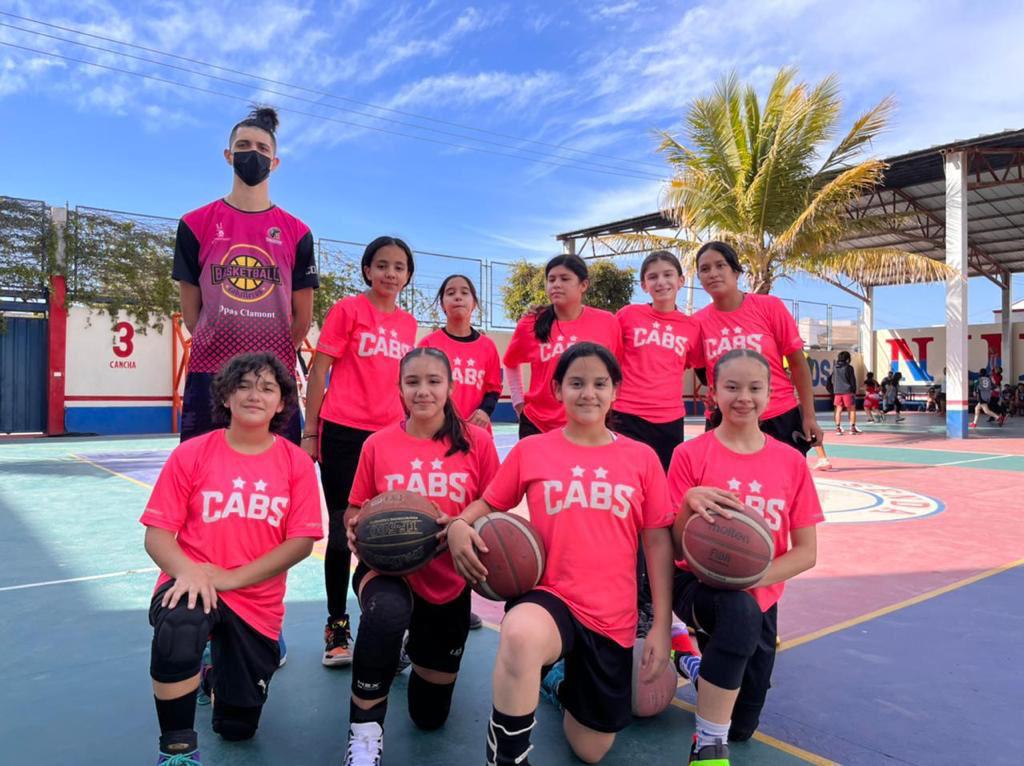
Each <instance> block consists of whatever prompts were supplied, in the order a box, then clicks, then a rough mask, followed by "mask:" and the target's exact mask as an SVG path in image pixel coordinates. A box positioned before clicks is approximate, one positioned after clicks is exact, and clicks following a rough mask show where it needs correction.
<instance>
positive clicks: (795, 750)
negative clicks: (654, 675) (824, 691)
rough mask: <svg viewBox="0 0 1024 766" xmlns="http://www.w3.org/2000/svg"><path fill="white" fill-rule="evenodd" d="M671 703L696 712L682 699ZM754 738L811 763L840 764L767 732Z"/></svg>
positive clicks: (759, 733)
mask: <svg viewBox="0 0 1024 766" xmlns="http://www.w3.org/2000/svg"><path fill="white" fill-rule="evenodd" d="M672 704H673V705H675V706H676V707H677V708H680V709H682V710H686V711H687V712H690V713H693V714H694V715H696V714H697V708H695V707H694V706H693V705H691V704H690V703H689V702H684V701H683V700H681V699H679V698H676V699H673V700H672ZM754 739H756V740H757V741H758V742H763V743H764V744H766V745H768V746H769V747H774V748H775V749H776V750H781V751H782V752H784V753H786V754H787V755H792V756H794V757H796V758H799V759H800V760H802V761H806V762H807V763H813V764H815V766H840V764H839V763H837V762H836V761H830V760H829V759H828V758H823V757H822V756H820V755H816V754H815V753H812V752H810V751H809V750H804V749H803V748H801V747H797V746H796V745H791V744H789V743H788V742H783V741H782V740H781V739H775V737H770V736H768V735H767V734H762V733H761V732H759V731H755V732H754Z"/></svg>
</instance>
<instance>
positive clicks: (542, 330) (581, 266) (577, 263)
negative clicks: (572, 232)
mask: <svg viewBox="0 0 1024 766" xmlns="http://www.w3.org/2000/svg"><path fill="white" fill-rule="evenodd" d="M556 266H564V267H565V268H567V269H569V271H571V272H572V273H573V274H575V275H576V276H577V277H579V279H580V282H583V281H584V280H586V279H589V278H590V272H589V271H587V263H586V261H584V260H583V259H582V258H580V257H579V256H578V255H568V254H563V255H556V256H555V257H554V258H552V259H551V260H550V261H548V262H547V264H546V265H545V266H544V277H545V279H546V278H547V276H548V274H550V273H551V269H553V268H555V267H556ZM554 324H555V307H554V306H553V305H551V304H550V303H549V304H548V305H547V306H545V307H544V308H542V309H541V310H540V311H538V312H537V321H536V324H534V326H533V334H534V335H535V336H536V337H537V340H539V341H540V342H541V343H547V342H548V340H550V338H551V328H552V326H553V325H554Z"/></svg>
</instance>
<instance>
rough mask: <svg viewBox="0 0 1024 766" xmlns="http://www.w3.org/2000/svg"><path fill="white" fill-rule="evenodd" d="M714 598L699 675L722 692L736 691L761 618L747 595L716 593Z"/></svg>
mask: <svg viewBox="0 0 1024 766" xmlns="http://www.w3.org/2000/svg"><path fill="white" fill-rule="evenodd" d="M713 598H714V613H715V625H714V628H713V630H712V631H711V636H710V638H709V639H708V641H707V643H706V644H705V645H704V646H702V647H701V652H702V654H703V656H702V658H701V666H700V675H701V677H702V678H705V679H707V681H708V682H709V683H713V684H714V685H715V686H720V687H722V688H723V689H738V688H739V686H740V683H741V682H742V680H743V673H744V671H745V669H746V665H747V661H748V660H749V659H750V657H751V656H753V654H754V651H755V650H756V649H757V643H758V640H759V639H760V637H761V624H762V622H763V619H764V617H763V614H762V612H761V608H760V607H759V606H758V605H757V601H755V600H754V598H753V596H751V595H750V594H749V593H744V592H743V591H717V592H716V593H715V594H714V596H713Z"/></svg>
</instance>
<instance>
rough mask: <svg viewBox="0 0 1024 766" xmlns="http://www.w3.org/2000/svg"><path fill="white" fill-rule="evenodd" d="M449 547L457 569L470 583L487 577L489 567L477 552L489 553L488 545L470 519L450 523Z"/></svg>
mask: <svg viewBox="0 0 1024 766" xmlns="http://www.w3.org/2000/svg"><path fill="white" fill-rule="evenodd" d="M448 549H449V550H450V551H451V552H452V562H453V563H454V564H455V571H457V572H458V573H459V574H460V575H462V576H463V577H464V578H465V579H466V581H467V582H469V583H471V584H472V583H478V582H480V581H481V580H485V579H487V569H486V568H485V567H484V565H483V564H482V563H481V562H480V559H479V558H478V557H477V555H476V552H477V551H478V550H479V551H481V552H483V553H487V546H486V545H484V541H483V540H482V539H480V535H478V534H477V532H476V530H475V529H473V527H471V526H470V524H469V522H468V521H465V520H463V523H462V524H449V525H448Z"/></svg>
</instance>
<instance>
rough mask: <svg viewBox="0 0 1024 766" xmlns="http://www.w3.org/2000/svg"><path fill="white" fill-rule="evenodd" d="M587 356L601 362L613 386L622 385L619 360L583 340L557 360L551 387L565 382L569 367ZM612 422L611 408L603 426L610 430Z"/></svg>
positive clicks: (598, 344) (598, 345) (603, 348)
mask: <svg viewBox="0 0 1024 766" xmlns="http://www.w3.org/2000/svg"><path fill="white" fill-rule="evenodd" d="M588 356H596V357H597V358H598V359H600V360H601V363H602V364H604V366H605V369H606V370H608V377H609V378H611V379H612V385H613V386H619V385H620V384H621V383H622V368H621V367H620V366H619V360H618V359H616V358H615V355H614V354H613V353H612V352H611V351H609V350H608V349H607V348H605V347H604V346H602V345H601V344H600V343H593V342H591V341H589V340H585V341H580V342H579V343H574V344H573V345H572V346H570V347H569V348H567V349H566V350H565V353H563V354H562V355H561V356H560V357H559V358H558V364H556V365H555V372H554V373H553V374H552V376H551V380H552V382H553V385H556V386H559V387H561V385H562V381H563V380H565V375H566V373H567V372H568V371H569V365H571V364H572V363H573V362H575V361H576V360H577V359H583V358H585V357H588ZM614 421H615V417H614V414H613V412H612V410H611V408H609V409H608V413H607V414H606V415H605V416H604V422H605V425H606V426H607V427H608V428H611V427H612V424H613V423H614Z"/></svg>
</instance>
